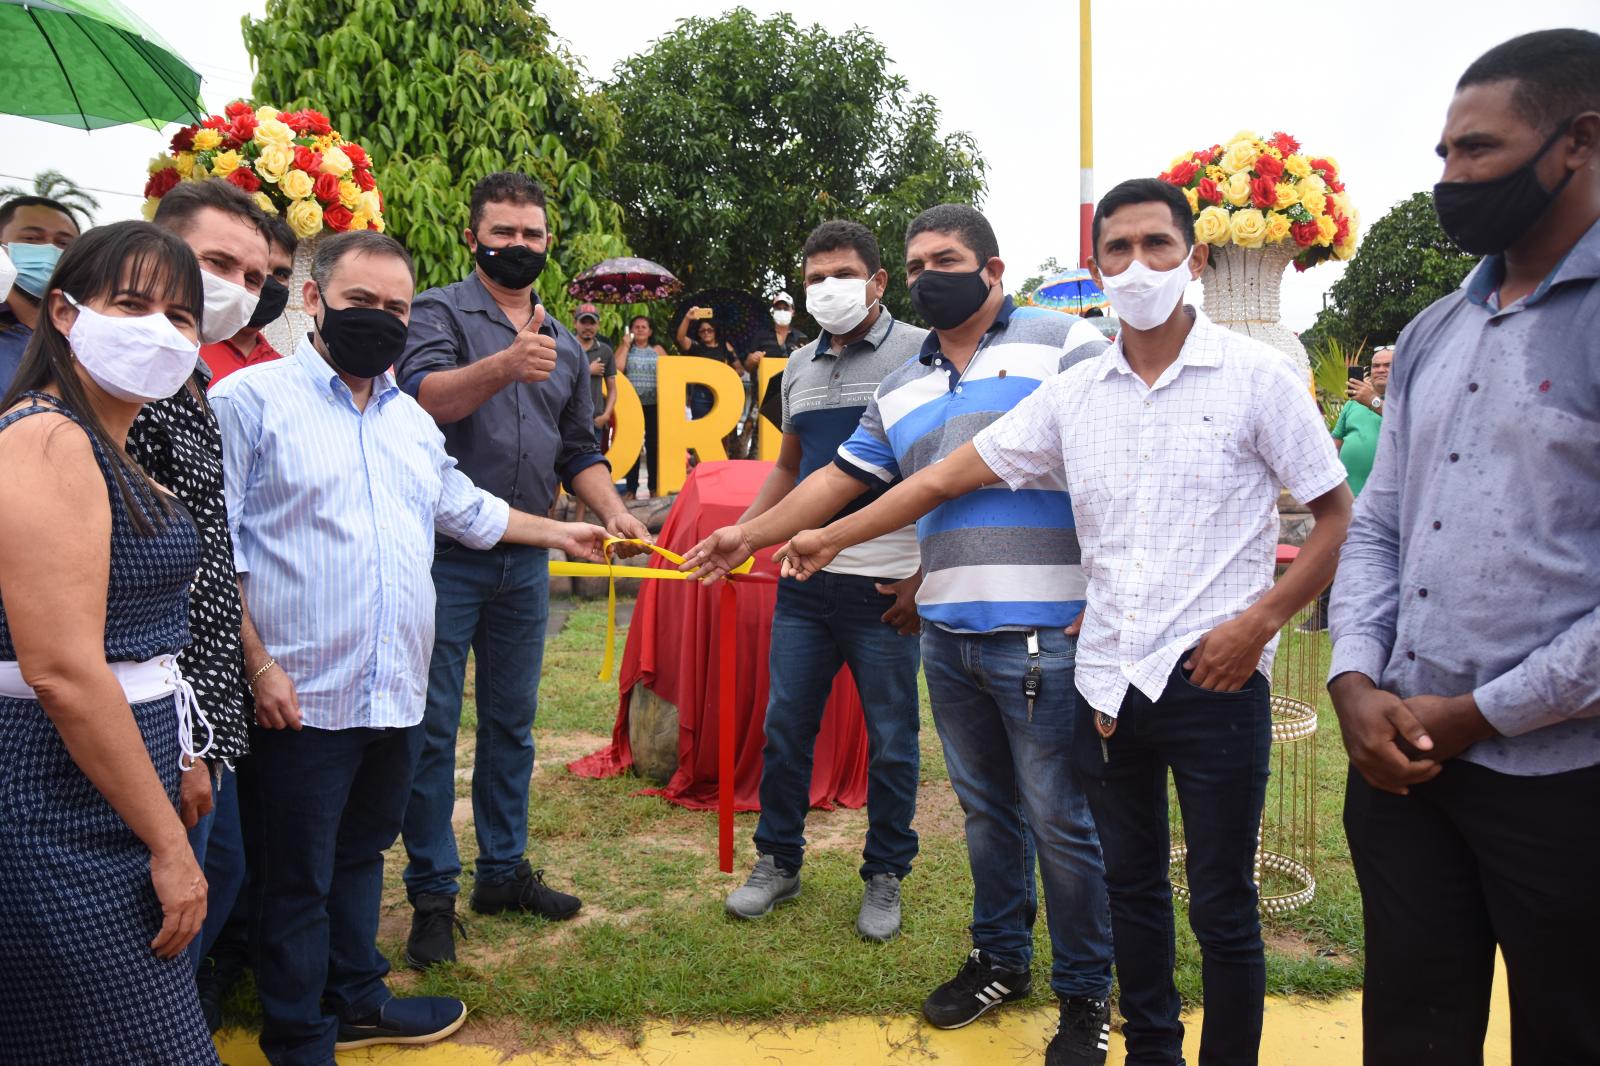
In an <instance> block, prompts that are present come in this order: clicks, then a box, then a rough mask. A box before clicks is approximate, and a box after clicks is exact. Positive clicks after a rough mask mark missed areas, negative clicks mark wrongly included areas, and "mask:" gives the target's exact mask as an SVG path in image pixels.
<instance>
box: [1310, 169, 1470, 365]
mask: <svg viewBox="0 0 1600 1066" xmlns="http://www.w3.org/2000/svg"><path fill="white" fill-rule="evenodd" d="M1476 262H1477V259H1476V258H1475V257H1473V256H1470V255H1468V254H1466V253H1465V252H1463V251H1461V250H1460V249H1459V248H1457V247H1456V246H1455V245H1454V244H1453V243H1451V241H1450V238H1449V237H1446V236H1445V233H1444V230H1442V229H1440V228H1439V220H1438V218H1437V217H1436V216H1435V215H1434V213H1433V198H1432V197H1431V196H1429V195H1428V194H1427V193H1425V192H1419V193H1414V194H1413V195H1412V196H1411V198H1410V199H1408V200H1404V201H1402V202H1401V203H1400V204H1399V205H1397V206H1396V207H1395V208H1393V209H1392V210H1391V211H1390V212H1389V213H1388V214H1386V215H1384V216H1383V217H1382V218H1380V219H1379V220H1378V221H1377V222H1375V223H1373V225H1372V228H1371V229H1370V230H1368V231H1367V233H1366V235H1365V236H1364V237H1362V238H1361V250H1360V251H1359V252H1357V253H1356V256H1355V258H1354V259H1352V260H1350V266H1349V268H1348V269H1346V270H1345V272H1344V276H1343V277H1341V278H1340V279H1339V280H1338V281H1336V282H1334V283H1333V288H1332V289H1330V290H1329V293H1328V295H1329V298H1330V305H1329V307H1328V308H1327V310H1325V311H1323V312H1322V313H1321V314H1320V315H1318V316H1317V321H1316V324H1315V325H1313V326H1312V327H1311V329H1310V330H1308V331H1307V332H1306V334H1305V335H1304V336H1302V337H1301V340H1303V341H1304V342H1305V344H1306V347H1307V348H1316V347H1317V346H1318V344H1319V342H1320V341H1322V340H1323V339H1325V338H1334V339H1337V340H1339V341H1340V342H1342V343H1343V344H1344V345H1345V346H1347V347H1349V346H1352V345H1360V344H1362V343H1371V344H1374V345H1382V344H1393V343H1394V341H1395V338H1396V337H1398V336H1399V335H1400V331H1401V330H1402V329H1404V328H1405V326H1406V323H1408V322H1410V321H1411V320H1412V319H1413V318H1415V317H1417V315H1418V314H1420V313H1421V312H1422V310H1423V309H1424V308H1426V307H1427V306H1428V305H1429V304H1431V303H1433V302H1434V301H1435V300H1437V299H1439V298H1440V297H1442V296H1445V295H1448V294H1449V293H1450V292H1451V291H1452V290H1454V289H1455V288H1456V287H1457V286H1459V285H1460V284H1461V280H1462V279H1463V278H1465V277H1466V276H1467V272H1468V271H1469V270H1471V269H1472V265H1473V264H1474V263H1476Z"/></svg>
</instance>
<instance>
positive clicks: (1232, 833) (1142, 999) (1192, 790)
mask: <svg viewBox="0 0 1600 1066" xmlns="http://www.w3.org/2000/svg"><path fill="white" fill-rule="evenodd" d="M1075 744H1076V752H1075V756H1076V760H1077V765H1078V769H1079V771H1080V772H1081V773H1082V774H1083V778H1084V787H1085V788H1086V789H1087V790H1088V793H1089V806H1090V807H1091V808H1092V809H1093V811H1094V820H1095V825H1096V826H1098V827H1099V829H1100V846H1101V847H1102V848H1103V849H1104V851H1105V857H1106V887H1107V888H1108V889H1109V890H1110V893H1111V932H1112V937H1113V940H1114V942H1115V944H1116V948H1117V983H1118V986H1119V988H1120V990H1121V999H1120V1005H1121V1008H1122V1015H1123V1017H1124V1018H1126V1019H1127V1023H1126V1024H1125V1025H1124V1026H1123V1028H1122V1034H1123V1037H1124V1038H1125V1039H1126V1040H1127V1045H1128V1054H1127V1059H1126V1061H1127V1063H1128V1066H1156V1064H1160V1066H1171V1064H1174V1063H1181V1062H1182V1061H1183V1023H1182V1022H1180V1021H1179V1020H1178V1011H1179V1008H1180V1007H1181V1003H1180V1002H1179V999H1178V990H1177V988H1176V987H1175V986H1174V985H1173V983H1172V966H1173V961H1174V952H1175V950H1176V948H1175V945H1174V942H1173V935H1174V934H1173V918H1172V885H1171V882H1170V881H1168V872H1167V866H1168V856H1169V853H1170V850H1171V846H1170V838H1169V834H1168V831H1167V818H1168V812H1167V770H1168V768H1169V767H1170V768H1171V770H1172V777H1173V781H1174V782H1175V784H1176V786H1177V791H1178V804H1179V806H1180V807H1181V808H1182V811H1183V836H1184V843H1185V844H1186V845H1187V846H1188V849H1189V851H1188V859H1187V860H1186V863H1185V870H1186V872H1187V876H1188V883H1189V926H1190V928H1191V929H1193V930H1194V935H1195V939H1196V940H1198V941H1199V942H1200V954H1201V960H1202V961H1201V982H1202V986H1203V989H1204V995H1205V1021H1204V1022H1203V1024H1202V1028H1201V1033H1200V1064H1201V1066H1225V1064H1226V1066H1233V1064H1236V1063H1254V1062H1256V1061H1257V1055H1258V1053H1259V1050H1260V1044H1261V1014H1262V1000H1263V997H1264V996H1265V995H1266V983H1267V970H1266V959H1265V955H1264V952H1263V948H1262V944H1261V919H1260V916H1259V915H1258V913H1257V909H1256V907H1257V890H1256V886H1255V881H1254V869H1255V854H1256V841H1257V838H1258V837H1259V836H1260V831H1261V807H1262V804H1263V803H1264V802H1265V799H1266V789H1267V770H1268V761H1269V756H1270V754H1271V748H1272V711H1271V707H1270V704H1269V692H1268V685H1267V679H1266V678H1265V677H1263V676H1262V675H1261V674H1260V673H1252V674H1251V675H1250V680H1249V681H1248V682H1246V683H1245V687H1244V688H1242V689H1240V690H1239V691H1238V692H1212V691H1209V690H1207V689H1202V688H1198V687H1196V686H1195V685H1194V684H1193V683H1191V682H1190V681H1189V679H1188V678H1187V677H1185V676H1184V673H1183V666H1182V660H1181V659H1180V661H1179V665H1178V666H1176V667H1174V669H1173V671H1172V675H1171V676H1170V677H1169V678H1168V679H1167V687H1166V690H1165V691H1164V692H1163V693H1162V694H1161V698H1160V699H1159V700H1156V701H1155V702H1154V703H1152V702H1151V701H1150V699H1149V698H1148V697H1147V696H1145V695H1144V694H1143V693H1142V692H1140V691H1139V690H1138V689H1136V688H1130V689H1128V695H1127V697H1126V698H1125V699H1124V700H1123V701H1122V708H1121V710H1120V712H1119V713H1118V717H1117V728H1116V732H1115V733H1113V734H1112V735H1111V737H1110V738H1109V739H1108V740H1106V746H1105V751H1104V753H1102V751H1101V747H1100V738H1099V735H1098V734H1097V733H1096V732H1095V728H1094V711H1093V709H1092V708H1091V707H1089V705H1088V704H1087V702H1085V703H1083V706H1082V709H1081V711H1080V712H1079V714H1078V729H1077V739H1076V741H1075Z"/></svg>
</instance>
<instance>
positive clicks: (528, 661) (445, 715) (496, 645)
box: [405, 542, 550, 900]
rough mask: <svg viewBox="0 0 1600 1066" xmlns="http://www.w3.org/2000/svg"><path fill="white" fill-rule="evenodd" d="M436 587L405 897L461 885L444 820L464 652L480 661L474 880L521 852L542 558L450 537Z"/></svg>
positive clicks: (545, 607) (544, 572)
mask: <svg viewBox="0 0 1600 1066" xmlns="http://www.w3.org/2000/svg"><path fill="white" fill-rule="evenodd" d="M433 584H434V589H435V592H436V594H437V596H438V601H437V606H436V609H435V628H434V638H433V661H432V662H431V663H430V664H429V667H428V705H427V710H426V711H425V712H424V716H423V722H422V728H423V734H424V739H423V742H422V755H421V757H420V758H419V759H418V761H417V773H416V780H415V784H414V785H413V787H412V791H411V802H410V805H409V806H408V807H407V809H406V817H405V842H406V857H407V858H408V859H409V860H410V861H409V863H408V864H407V866H406V871H405V881H406V893H407V895H408V896H410V897H411V899H413V900H415V899H416V898H417V896H418V894H420V893H435V894H442V895H452V896H453V895H455V894H456V893H457V892H459V891H460V880H461V857H460V855H459V853H458V852H457V850H456V834H455V829H454V827H453V826H452V825H451V822H450V815H451V812H452V811H453V810H454V809H455V802H456V731H457V729H458V728H460V725H461V694H462V690H463V688H464V686H465V684H466V679H467V653H468V651H471V652H472V655H473V658H474V662H475V663H476V665H477V678H476V691H477V711H478V731H477V749H476V751H475V752H474V753H473V758H472V820H473V824H474V826H475V827H476V829H477V834H478V861H477V869H476V873H477V879H478V881H479V883H481V884H500V883H504V882H506V881H509V880H511V877H512V874H513V873H515V871H516V868H517V865H518V864H519V863H521V862H522V860H523V856H524V853H525V852H526V851H527V850H528V795H529V786H530V784H531V781H532V778H533V720H534V716H535V715H536V713H537V712H538V709H539V671H540V667H541V666H542V664H543V662H544V626H545V621H546V620H547V619H548V618H549V616H550V601H549V592H550V553H549V552H548V551H546V550H545V549H544V548H529V547H524V546H521V545H514V544H511V545H501V546H498V547H494V548H490V549H489V550H488V551H473V550H472V549H471V548H466V547H461V546H459V545H456V544H455V543H454V542H450V546H449V547H441V549H440V550H439V551H438V552H437V553H436V554H435V555H434V559H433Z"/></svg>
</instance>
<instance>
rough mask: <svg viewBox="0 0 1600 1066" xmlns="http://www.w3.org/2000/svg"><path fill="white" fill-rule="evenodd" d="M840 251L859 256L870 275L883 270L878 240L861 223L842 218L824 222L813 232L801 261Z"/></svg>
mask: <svg viewBox="0 0 1600 1066" xmlns="http://www.w3.org/2000/svg"><path fill="white" fill-rule="evenodd" d="M840 249H849V250H850V251H853V252H855V253H856V254H857V255H859V256H860V257H861V261H862V262H863V263H865V264H866V265H867V273H868V274H876V273H877V272H878V271H880V270H882V269H883V253H882V252H880V251H879V250H878V238H876V237H874V236H873V235H872V231H871V230H869V229H868V228H867V227H865V226H863V225H862V224H861V223H859V222H851V221H848V220H847V219H842V218H836V219H833V220H831V221H828V222H824V223H823V224H822V225H820V226H818V227H817V228H816V229H814V230H812V231H811V236H809V237H807V238H806V246H805V248H804V250H802V251H801V253H800V261H801V262H802V263H804V262H805V261H806V260H807V259H810V258H811V257H812V256H814V255H820V254H821V253H823V252H837V251H839V250H840Z"/></svg>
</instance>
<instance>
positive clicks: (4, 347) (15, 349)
mask: <svg viewBox="0 0 1600 1066" xmlns="http://www.w3.org/2000/svg"><path fill="white" fill-rule="evenodd" d="M32 339H33V330H31V329H29V328H28V327H27V326H24V325H23V324H22V323H21V322H18V321H16V320H15V319H11V320H10V321H0V393H4V392H5V391H6V390H7V389H9V388H10V387H11V379H12V378H15V377H16V376H17V371H18V370H19V369H20V368H21V367H22V353H23V352H25V351H27V350H28V341H30V340H32Z"/></svg>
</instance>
